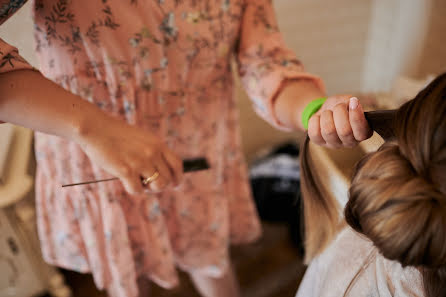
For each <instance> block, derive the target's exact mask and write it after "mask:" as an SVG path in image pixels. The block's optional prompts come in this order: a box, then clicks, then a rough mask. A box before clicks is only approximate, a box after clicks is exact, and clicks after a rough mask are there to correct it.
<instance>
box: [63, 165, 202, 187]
mask: <svg viewBox="0 0 446 297" xmlns="http://www.w3.org/2000/svg"><path fill="white" fill-rule="evenodd" d="M209 168H210V166H209V162H208V160H207V159H206V158H194V159H184V160H183V172H184V173H187V172H194V171H201V170H206V169H209ZM118 179H119V178H117V177H112V178H107V179H101V180H92V181H85V182H79V183H73V184H67V185H62V188H66V187H73V186H81V185H88V184H96V183H101V182H107V181H112V180H118Z"/></svg>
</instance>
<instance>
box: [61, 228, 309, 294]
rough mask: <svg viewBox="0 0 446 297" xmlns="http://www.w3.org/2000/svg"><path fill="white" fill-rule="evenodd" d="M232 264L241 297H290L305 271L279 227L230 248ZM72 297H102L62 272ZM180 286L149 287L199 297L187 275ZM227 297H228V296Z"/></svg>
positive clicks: (83, 278)
mask: <svg viewBox="0 0 446 297" xmlns="http://www.w3.org/2000/svg"><path fill="white" fill-rule="evenodd" d="M231 253H232V261H233V263H234V266H235V270H236V273H237V277H238V279H239V282H240V285H241V289H242V296H243V297H294V295H295V294H296V291H297V288H298V286H299V282H300V280H301V279H302V276H303V274H304V271H305V267H304V266H303V265H302V261H301V259H300V257H299V255H298V251H297V249H296V248H295V247H294V246H293V245H292V243H291V241H290V239H289V236H288V230H287V227H286V226H285V225H282V224H271V223H265V224H264V234H263V237H262V239H261V240H260V241H259V242H257V243H255V244H251V245H245V246H240V247H234V248H233V249H232V251H231ZM64 274H65V277H66V281H67V283H68V284H69V285H70V287H71V288H72V290H73V293H74V296H73V297H106V296H107V295H106V294H105V293H104V292H100V291H98V290H97V289H96V288H95V286H94V283H93V280H92V278H91V276H90V275H82V274H78V273H74V272H69V271H64ZM180 277H181V285H180V286H179V287H178V288H176V289H173V290H164V289H162V288H160V287H158V286H156V285H153V287H152V289H151V294H150V296H152V297H200V296H199V295H198V293H197V292H196V291H195V290H194V288H193V286H192V283H191V282H190V281H189V279H188V277H187V275H185V274H184V273H180ZM228 297H230V296H228Z"/></svg>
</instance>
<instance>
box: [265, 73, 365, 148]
mask: <svg viewBox="0 0 446 297" xmlns="http://www.w3.org/2000/svg"><path fill="white" fill-rule="evenodd" d="M321 97H325V94H324V93H323V92H322V91H321V90H320V89H319V88H318V87H317V86H316V85H315V84H314V83H313V82H312V81H310V80H298V81H290V82H288V83H287V84H286V86H285V87H284V88H283V90H282V91H281V93H280V94H279V95H278V97H277V99H276V102H275V104H274V108H275V110H274V111H275V113H276V116H277V118H278V119H279V121H280V122H281V123H282V124H283V125H284V126H286V127H290V128H293V129H295V130H305V129H304V127H303V124H302V112H303V110H304V109H305V107H306V106H307V104H308V103H310V102H311V101H313V100H315V99H317V98H321ZM308 135H309V137H310V139H311V140H312V141H313V142H314V143H316V144H318V145H322V146H326V147H331V148H339V147H354V146H356V145H357V144H358V143H359V142H360V141H363V140H365V139H367V138H369V137H371V136H372V130H371V129H370V127H369V125H368V123H367V120H366V119H365V116H364V111H363V109H362V107H361V104H360V103H359V101H358V99H357V98H355V97H353V98H352V96H349V95H339V96H330V97H328V98H327V100H326V101H325V103H324V105H322V107H321V109H320V110H319V111H318V112H317V113H315V114H314V115H313V116H312V117H311V118H310V120H309V122H308Z"/></svg>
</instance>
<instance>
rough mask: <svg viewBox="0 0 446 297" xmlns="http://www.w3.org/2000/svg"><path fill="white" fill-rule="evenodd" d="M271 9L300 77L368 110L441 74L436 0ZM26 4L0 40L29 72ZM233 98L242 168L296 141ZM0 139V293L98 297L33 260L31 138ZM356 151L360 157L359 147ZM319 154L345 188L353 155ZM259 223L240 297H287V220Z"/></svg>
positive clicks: (298, 3) (344, 1)
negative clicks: (313, 77) (307, 75)
mask: <svg viewBox="0 0 446 297" xmlns="http://www.w3.org/2000/svg"><path fill="white" fill-rule="evenodd" d="M273 3H274V6H275V8H276V12H277V18H278V20H279V25H280V28H281V31H282V33H283V34H284V37H285V40H286V42H287V45H288V46H289V47H290V48H292V49H293V50H294V51H295V52H296V54H297V56H298V58H299V59H300V60H301V61H302V62H303V64H304V65H305V67H306V70H307V71H309V72H311V73H313V74H317V75H319V76H321V77H322V78H323V80H324V81H325V83H326V86H327V90H328V93H329V94H334V93H351V94H355V95H358V96H359V97H360V99H363V100H365V104H366V105H367V106H369V107H370V108H376V107H383V108H389V107H396V106H398V105H399V104H400V103H401V102H402V101H403V100H407V99H408V98H410V97H411V96H413V95H414V94H416V92H417V91H418V90H419V89H420V88H421V87H422V86H423V85H424V84H425V83H426V82H427V81H428V80H429V79H430V78H431V77H432V76H434V75H436V74H439V73H441V72H444V71H446V38H445V36H446V17H445V16H446V1H444V0H361V1H357V0H337V1H332V0H273ZM30 4H31V3H28V4H27V5H25V7H23V8H22V9H21V10H20V11H19V12H18V13H16V15H15V16H14V17H13V18H11V19H10V20H8V21H7V23H5V24H4V25H2V26H0V37H1V38H3V39H5V40H6V41H8V42H9V43H11V44H13V45H15V46H17V47H18V48H19V50H20V52H21V54H22V56H24V57H25V58H26V59H27V60H28V61H29V62H30V63H32V64H33V65H35V66H36V67H38V65H37V62H36V59H35V57H34V55H33V48H34V46H33V32H32V31H33V23H32V19H31V16H30V13H31V5H30ZM237 95H238V98H239V99H240V100H239V106H240V116H241V124H242V133H243V135H242V137H243V143H244V151H245V154H246V156H247V159H248V160H250V161H251V162H252V161H253V160H258V159H259V156H261V155H262V156H263V157H264V156H265V153H264V152H265V151H268V152H271V150H272V149H273V148H274V147H277V146H278V145H281V144H283V143H284V142H287V141H293V142H295V141H297V140H299V139H300V138H301V137H302V135H296V134H290V133H283V132H278V131H277V130H274V129H273V128H272V127H270V126H269V125H268V124H266V123H265V122H263V121H262V120H261V119H259V118H258V117H257V115H255V114H254V112H253V111H252V109H251V103H250V101H249V100H248V99H247V98H246V95H245V94H244V92H243V90H242V89H241V88H240V87H239V88H238V89H237ZM0 139H1V144H0V296H1V297H3V296H16V297H28V296H38V295H45V294H48V295H51V296H57V297H59V296H60V297H65V296H83V297H84V296H85V297H95V296H105V294H104V293H103V292H98V291H97V290H96V289H95V288H94V284H93V283H92V280H91V278H90V277H89V276H85V275H79V274H76V273H72V272H67V271H59V270H57V269H54V268H53V267H48V266H46V265H45V264H44V263H43V262H42V261H41V258H40V255H39V252H38V250H39V245H38V239H37V236H36V233H35V231H34V230H35V225H34V224H35V222H34V221H35V219H34V215H35V210H34V207H33V203H32V201H33V190H32V189H33V155H32V133H31V131H29V130H27V129H23V128H19V127H14V126H11V125H2V127H0ZM365 146H366V145H365ZM359 149H360V150H361V149H362V150H363V151H364V152H365V151H367V148H366V147H362V148H359ZM259 152H260V153H259ZM262 152H263V154H262ZM286 152H287V153H288V152H289V151H286ZM321 154H323V156H322V157H321V160H324V162H326V164H325V165H324V166H326V167H327V168H331V169H332V170H331V171H330V174H329V175H331V176H332V177H335V176H336V175H340V176H343V177H342V178H338V179H336V178H334V179H333V180H332V183H331V184H330V185H331V186H332V187H338V188H339V189H341V193H342V191H343V190H345V187H347V186H348V179H347V178H346V177H347V176H348V174H347V173H346V172H348V168H344V167H345V166H347V165H345V164H352V163H354V162H355V161H356V159H354V158H356V157H359V156H360V155H361V154H360V153H359V154H352V153H351V152H348V154H349V157H348V158H346V157H345V152H343V151H341V152H336V153H332V152H325V153H324V152H322V153H321ZM343 154H344V155H343ZM346 160H347V161H346ZM251 164H252V163H251ZM343 166H344V167H343ZM349 166H350V165H349ZM2 181H3V182H2ZM296 217H298V215H296ZM294 223H295V224H298V222H297V223H296V222H294ZM264 224H265V235H264V237H263V239H262V240H261V241H260V242H259V243H256V244H254V245H251V246H246V247H241V248H235V249H234V250H233V257H234V262H235V265H236V270H237V273H238V277H239V279H240V281H241V285H242V291H243V293H244V296H256V297H262V296H265V297H266V296H271V297H272V296H294V294H295V292H296V289H297V287H298V285H299V281H300V279H301V277H302V275H303V273H304V271H305V267H304V265H303V264H302V261H301V258H300V255H301V251H300V249H299V248H300V247H299V242H298V240H299V239H296V238H293V235H292V236H290V232H289V228H290V224H291V225H293V222H290V221H289V220H288V218H287V219H285V220H282V222H280V220H277V219H276V220H274V219H273V220H270V219H267V218H265V222H264ZM294 228H296V226H294ZM297 228H298V227H297ZM293 232H295V230H294V231H293ZM153 293H154V294H153V296H183V297H187V296H198V295H197V294H196V293H195V292H194V290H193V289H192V287H191V284H190V283H189V282H188V280H187V279H186V278H184V277H183V282H182V285H181V288H179V289H177V290H174V291H170V292H166V291H164V290H162V289H160V288H157V287H154V288H153Z"/></svg>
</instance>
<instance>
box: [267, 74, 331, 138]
mask: <svg viewBox="0 0 446 297" xmlns="http://www.w3.org/2000/svg"><path fill="white" fill-rule="evenodd" d="M324 96H325V93H324V92H323V91H322V90H320V89H319V88H318V87H317V86H316V84H315V83H314V82H312V81H311V80H307V79H302V80H291V81H289V82H286V85H285V86H284V87H283V89H282V91H281V92H280V94H279V95H278V96H277V98H276V102H275V104H274V112H275V113H276V117H277V119H278V120H279V122H280V123H281V124H282V125H284V126H286V127H289V128H291V129H294V130H305V128H304V126H303V124H302V112H303V111H304V109H305V107H306V106H307V104H308V103H310V102H311V101H313V100H315V99H317V98H321V97H324Z"/></svg>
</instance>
